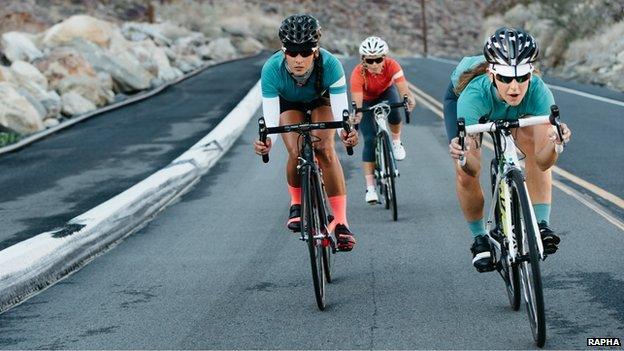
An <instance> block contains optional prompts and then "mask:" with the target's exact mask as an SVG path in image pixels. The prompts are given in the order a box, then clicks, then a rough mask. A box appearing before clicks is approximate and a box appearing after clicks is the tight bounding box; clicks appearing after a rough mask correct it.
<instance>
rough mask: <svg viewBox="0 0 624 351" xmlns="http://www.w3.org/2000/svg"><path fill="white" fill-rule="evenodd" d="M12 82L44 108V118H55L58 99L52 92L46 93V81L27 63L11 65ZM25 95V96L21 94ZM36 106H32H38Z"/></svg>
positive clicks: (16, 62)
mask: <svg viewBox="0 0 624 351" xmlns="http://www.w3.org/2000/svg"><path fill="white" fill-rule="evenodd" d="M11 72H12V76H13V80H12V82H13V83H14V84H15V85H16V86H18V87H19V88H21V89H24V91H27V92H28V94H29V95H30V96H32V97H33V98H34V99H36V100H37V101H38V104H40V105H42V106H44V107H45V110H46V113H45V114H44V115H43V117H44V118H48V117H54V116H57V115H58V113H59V111H60V98H59V96H58V94H56V93H55V92H54V91H48V88H49V87H48V80H47V78H46V77H45V76H44V75H43V74H42V73H41V72H39V70H38V69H37V68H36V67H35V66H33V65H31V64H30V63H28V62H24V61H15V62H13V64H12V65H11ZM22 95H25V96H26V94H22ZM38 104H33V105H35V106H39V105H38Z"/></svg>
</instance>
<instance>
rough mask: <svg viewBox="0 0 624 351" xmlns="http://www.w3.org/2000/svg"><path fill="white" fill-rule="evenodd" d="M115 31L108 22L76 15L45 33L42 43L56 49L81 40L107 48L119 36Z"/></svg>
mask: <svg viewBox="0 0 624 351" xmlns="http://www.w3.org/2000/svg"><path fill="white" fill-rule="evenodd" d="M117 31H118V29H116V27H115V26H114V25H113V24H111V23H109V22H106V21H102V20H99V19H97V18H94V17H91V16H86V15H76V16H72V17H70V18H68V19H66V20H65V21H63V22H61V23H58V24H55V25H54V26H52V27H50V29H48V30H47V31H46V32H45V34H44V36H43V40H42V42H43V45H44V46H46V47H56V46H60V45H63V44H66V43H68V42H71V41H72V40H74V39H76V38H82V39H85V40H88V41H90V42H92V43H94V44H97V45H98V46H100V47H102V48H108V47H110V46H111V44H112V42H113V41H114V40H116V39H118V38H119V37H120V36H121V34H120V33H116V32H117Z"/></svg>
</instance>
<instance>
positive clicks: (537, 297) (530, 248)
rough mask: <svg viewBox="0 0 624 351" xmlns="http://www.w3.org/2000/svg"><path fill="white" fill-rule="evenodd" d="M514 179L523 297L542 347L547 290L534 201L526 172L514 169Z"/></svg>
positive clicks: (537, 339)
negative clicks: (541, 264) (533, 213)
mask: <svg viewBox="0 0 624 351" xmlns="http://www.w3.org/2000/svg"><path fill="white" fill-rule="evenodd" d="M509 177H510V180H511V184H510V185H511V196H512V197H511V198H512V212H511V213H512V225H513V227H514V234H515V235H516V242H517V245H518V254H519V256H520V269H519V270H520V281H521V286H522V297H523V300H524V302H525V307H526V310H527V314H528V317H529V322H530V324H531V332H532V334H533V339H534V340H535V343H536V345H537V346H538V347H542V346H544V343H545V341H546V317H545V315H544V293H543V290H542V275H541V272H540V254H539V249H538V246H537V236H536V234H537V233H536V232H535V227H536V226H535V225H534V223H533V219H532V217H531V203H530V201H529V196H528V192H527V188H526V185H525V183H524V178H523V176H522V173H520V171H517V170H512V171H511V172H510V173H509Z"/></svg>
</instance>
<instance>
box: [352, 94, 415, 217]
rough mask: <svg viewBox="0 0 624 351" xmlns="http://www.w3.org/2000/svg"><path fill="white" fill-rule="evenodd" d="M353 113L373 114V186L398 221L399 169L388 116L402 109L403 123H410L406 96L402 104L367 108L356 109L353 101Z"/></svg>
mask: <svg viewBox="0 0 624 351" xmlns="http://www.w3.org/2000/svg"><path fill="white" fill-rule="evenodd" d="M351 106H352V109H353V111H355V112H354V113H358V112H368V111H371V112H372V113H373V118H374V119H375V123H376V124H377V133H376V135H375V184H376V188H377V189H376V191H377V192H378V193H380V194H382V196H383V198H384V202H385V206H386V209H390V208H391V209H392V219H393V220H394V221H396V220H397V219H398V209H397V194H396V178H397V177H398V176H399V169H398V167H397V165H396V159H395V158H394V152H393V151H392V143H391V139H390V132H389V131H388V123H387V121H388V116H389V115H390V111H391V110H392V109H394V108H399V107H403V108H404V110H405V122H406V123H409V121H410V112H409V105H408V99H407V95H405V96H403V102H395V103H388V102H386V101H383V102H380V103H378V104H376V105H373V106H369V107H360V108H358V107H356V105H355V101H352V102H351Z"/></svg>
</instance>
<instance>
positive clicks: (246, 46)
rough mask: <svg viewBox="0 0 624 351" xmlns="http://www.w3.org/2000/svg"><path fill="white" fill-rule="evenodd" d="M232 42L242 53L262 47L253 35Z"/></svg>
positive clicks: (252, 52) (247, 53)
mask: <svg viewBox="0 0 624 351" xmlns="http://www.w3.org/2000/svg"><path fill="white" fill-rule="evenodd" d="M232 44H233V45H234V47H235V48H236V49H237V50H238V52H240V53H241V54H243V55H251V54H255V53H257V52H259V51H260V50H262V49H263V48H264V46H263V45H262V43H260V42H259V41H257V40H256V39H254V38H253V37H241V38H234V39H232ZM347 53H348V51H347Z"/></svg>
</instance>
